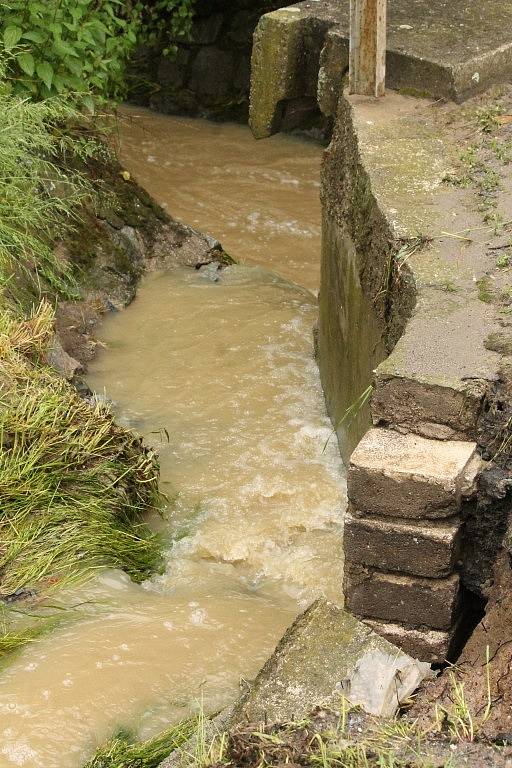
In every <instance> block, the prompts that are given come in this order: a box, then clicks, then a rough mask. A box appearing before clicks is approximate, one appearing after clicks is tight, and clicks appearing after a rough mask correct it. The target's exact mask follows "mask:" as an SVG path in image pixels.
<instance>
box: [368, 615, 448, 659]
mask: <svg viewBox="0 0 512 768" xmlns="http://www.w3.org/2000/svg"><path fill="white" fill-rule="evenodd" d="M364 623H365V624H366V625H367V626H369V627H371V628H372V629H373V631H374V632H376V633H377V634H378V635H380V636H381V637H384V638H386V640H388V641H389V642H390V643H393V645H396V646H398V648H401V649H402V650H403V651H405V653H409V654H410V655H411V656H413V657H414V658H415V659H420V660H421V661H428V662H429V663H430V664H443V663H444V662H445V661H446V658H447V656H448V652H449V650H450V645H451V643H452V639H453V634H454V633H453V631H450V632H439V631H437V630H435V629H410V628H409V627H404V626H403V625H402V624H386V623H385V622H382V621H375V620H373V619H365V620H364Z"/></svg>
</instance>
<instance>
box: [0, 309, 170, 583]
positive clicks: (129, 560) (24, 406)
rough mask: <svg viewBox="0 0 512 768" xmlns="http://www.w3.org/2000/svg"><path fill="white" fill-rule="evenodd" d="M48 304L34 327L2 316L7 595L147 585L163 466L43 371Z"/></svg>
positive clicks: (0, 427) (0, 522)
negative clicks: (121, 575) (84, 584)
mask: <svg viewBox="0 0 512 768" xmlns="http://www.w3.org/2000/svg"><path fill="white" fill-rule="evenodd" d="M51 318H52V314H51V311H50V309H49V307H48V305H47V304H43V305H42V306H41V308H40V309H39V310H38V312H37V313H36V314H35V315H34V316H33V317H32V318H30V319H29V320H27V321H24V322H21V323H20V322H16V320H15V319H14V318H13V317H12V316H10V315H9V314H8V313H6V312H4V313H3V315H2V314H0V442H1V445H2V448H3V450H2V451H1V453H0V493H1V495H2V516H1V518H0V539H1V541H2V548H1V550H0V589H1V591H2V592H3V593H4V594H5V593H11V592H14V591H15V590H17V589H19V588H21V587H35V586H48V585H49V584H53V583H55V582H59V583H62V582H68V581H69V580H74V579H76V578H77V577H78V576H79V575H80V576H83V575H85V574H87V573H90V572H91V571H92V570H94V569H96V568H99V567H101V566H109V567H118V568H123V569H124V570H125V571H126V572H127V573H128V574H129V575H130V576H131V577H132V578H133V579H135V580H141V579H143V578H145V577H146V576H148V575H149V574H150V573H151V572H152V571H153V570H154V568H155V566H156V565H157V563H158V560H159V542H158V540H157V539H156V537H155V536H154V535H152V534H151V533H150V532H149V530H148V529H147V527H146V526H145V525H144V523H143V522H142V517H143V514H144V513H145V511H146V510H147V509H148V508H149V507H151V506H152V505H154V504H156V502H157V500H158V490H157V481H158V464H157V461H156V457H155V455H154V454H153V452H152V451H150V450H149V449H145V448H143V446H142V445H141V440H140V438H138V437H136V436H135V435H133V434H132V433H131V432H128V431H127V430H125V429H123V428H121V427H119V426H117V425H116V424H115V423H114V421H113V419H112V417H111V415H110V414H109V413H108V411H107V410H106V409H105V407H104V406H103V405H100V404H93V405H91V404H89V403H88V402H86V401H85V400H83V399H82V398H81V397H79V396H78V394H77V393H76V392H75V390H74V389H73V388H72V387H70V385H69V384H68V383H67V382H66V381H64V380H63V379H60V378H59V377H58V376H56V374H55V373H54V372H53V371H52V370H51V369H49V368H47V367H45V366H44V365H41V364H40V363H39V362H37V359H38V355H39V354H40V351H41V349H40V348H41V346H42V345H44V340H45V337H46V338H48V337H49V335H50V333H51V328H52V324H51Z"/></svg>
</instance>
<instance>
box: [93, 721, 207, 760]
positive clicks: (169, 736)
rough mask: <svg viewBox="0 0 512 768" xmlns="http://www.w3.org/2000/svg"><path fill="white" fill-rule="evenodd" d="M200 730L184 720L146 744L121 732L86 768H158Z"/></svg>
mask: <svg viewBox="0 0 512 768" xmlns="http://www.w3.org/2000/svg"><path fill="white" fill-rule="evenodd" d="M196 729H197V720H196V719H190V720H185V721H183V722H182V723H178V724H177V725H173V726H171V727H170V728H168V729H167V730H166V731H164V732H163V733H161V734H159V735H158V736H155V737H154V738H152V739H149V740H148V741H144V742H137V741H135V739H134V738H133V736H132V734H130V733H126V732H124V731H121V732H120V733H119V734H117V735H116V736H114V738H113V739H111V740H110V741H109V742H108V743H107V744H105V745H104V746H103V747H100V749H98V750H97V752H96V754H95V755H94V757H93V758H92V759H91V760H89V761H88V762H87V763H86V764H85V766H84V768H156V767H157V766H158V765H160V763H161V762H162V760H165V758H166V757H168V755H170V754H171V752H173V751H174V750H175V749H179V748H180V747H181V746H182V745H183V744H184V743H185V742H186V741H188V739H190V738H191V737H192V736H193V735H194V733H195V732H196Z"/></svg>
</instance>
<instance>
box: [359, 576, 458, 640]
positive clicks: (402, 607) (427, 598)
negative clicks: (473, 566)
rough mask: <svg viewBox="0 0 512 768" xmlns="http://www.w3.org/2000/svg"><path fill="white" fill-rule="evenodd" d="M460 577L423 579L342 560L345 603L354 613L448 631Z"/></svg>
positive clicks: (454, 614)
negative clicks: (343, 564) (343, 565)
mask: <svg viewBox="0 0 512 768" xmlns="http://www.w3.org/2000/svg"><path fill="white" fill-rule="evenodd" d="M459 582H460V579H459V577H458V576H457V575H453V576H449V577H448V578H445V579H424V578H418V577H412V576H403V575H401V574H400V575H398V574H392V573H383V572H381V571H376V570H372V569H368V568H364V567H363V566H361V565H356V564H354V563H345V584H344V591H345V603H346V606H347V608H348V609H349V610H350V611H352V613H355V615H356V616H359V617H363V618H365V619H366V618H368V619H380V620H383V621H385V622H391V623H400V624H405V625H406V626H409V627H430V628H431V629H439V630H449V629H451V627H452V626H453V624H454V622H455V620H456V618H457V616H458V613H459V608H460V584H459Z"/></svg>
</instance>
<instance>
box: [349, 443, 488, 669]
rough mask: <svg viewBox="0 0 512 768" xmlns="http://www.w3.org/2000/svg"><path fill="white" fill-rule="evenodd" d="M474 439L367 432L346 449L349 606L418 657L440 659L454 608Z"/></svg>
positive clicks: (474, 466) (475, 462) (475, 460)
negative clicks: (352, 447)
mask: <svg viewBox="0 0 512 768" xmlns="http://www.w3.org/2000/svg"><path fill="white" fill-rule="evenodd" d="M479 469H480V459H479V457H478V455H477V453H476V444H475V443H473V442H465V441H458V440H431V439H427V438H424V437H420V436H419V435H415V434H412V433H408V434H401V433H399V432H396V431H394V430H392V429H381V428H375V429H370V430H369V431H368V432H367V433H366V435H365V436H364V437H363V439H362V440H361V442H360V443H359V445H358V446H357V448H356V449H355V451H354V452H353V454H352V457H351V461H350V467H349V472H348V498H349V507H348V513H347V518H346V522H345V539H344V549H345V585H344V591H345V601H346V607H347V608H348V609H349V610H350V611H352V613H354V614H355V615H356V616H358V617H359V618H361V619H363V620H364V621H365V622H366V623H368V624H370V625H371V626H372V628H373V629H375V630H376V631H377V632H378V633H379V634H381V635H383V636H385V637H386V638H387V639H389V640H391V641H392V642H394V643H396V644H397V645H399V646H401V647H402V648H403V649H404V650H405V651H406V652H408V653H410V654H411V655H414V656H416V657H417V658H420V659H422V660H426V661H431V662H438V661H443V660H444V659H445V658H446V655H447V653H448V650H449V647H450V644H451V642H452V639H453V636H454V632H455V630H456V627H457V623H458V621H459V617H460V611H461V589H460V578H459V574H458V572H457V569H458V565H459V558H460V546H461V538H462V537H461V532H462V525H463V521H462V517H461V511H462V504H463V502H464V500H465V499H466V498H468V497H469V496H470V495H471V493H472V492H473V489H474V484H475V478H476V475H477V473H478V471H479Z"/></svg>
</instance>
